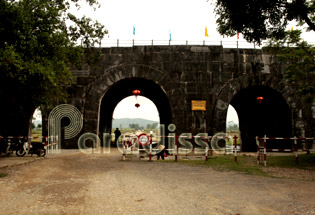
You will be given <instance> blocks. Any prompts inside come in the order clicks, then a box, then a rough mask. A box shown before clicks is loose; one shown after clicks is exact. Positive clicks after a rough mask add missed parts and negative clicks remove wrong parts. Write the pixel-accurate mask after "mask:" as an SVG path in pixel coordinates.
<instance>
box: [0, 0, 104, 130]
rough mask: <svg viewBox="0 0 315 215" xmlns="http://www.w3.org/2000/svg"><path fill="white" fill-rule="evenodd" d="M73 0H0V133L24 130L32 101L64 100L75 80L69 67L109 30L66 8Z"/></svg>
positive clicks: (37, 103) (33, 106)
mask: <svg viewBox="0 0 315 215" xmlns="http://www.w3.org/2000/svg"><path fill="white" fill-rule="evenodd" d="M71 2H74V3H76V5H77V3H78V0H0V19H1V22H0V35H1V38H0V99H1V104H2V105H1V106H0V119H1V120H0V135H25V134H27V130H28V124H29V123H30V118H31V116H32V114H33V112H34V110H35V109H36V107H38V106H40V105H43V104H44V105H52V104H53V103H54V102H56V101H57V100H59V101H64V100H65V99H66V97H67V88H68V87H69V86H70V85H71V83H72V82H73V76H72V74H71V72H70V69H69V67H70V66H76V67H80V66H81V64H80V62H82V59H83V55H84V54H85V53H87V52H88V53H93V50H94V49H93V46H94V45H95V44H96V43H97V42H98V41H100V39H101V38H103V37H104V35H105V34H106V33H107V32H106V30H104V26H103V25H101V24H99V23H98V22H93V21H92V20H91V19H89V18H87V17H85V16H84V17H82V18H78V17H76V16H74V15H73V14H70V13H69V12H68V11H69V8H70V3H71ZM86 2H88V3H89V4H90V6H93V7H95V6H99V4H98V3H97V1H96V0H86ZM77 6H78V5H77ZM79 40H81V41H82V44H83V46H84V48H83V47H79V46H78V45H77V44H78V41H79ZM88 56H93V54H90V55H88ZM86 60H87V63H90V62H92V59H89V58H87V59H86Z"/></svg>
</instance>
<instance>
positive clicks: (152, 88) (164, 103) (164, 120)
mask: <svg viewBox="0 0 315 215" xmlns="http://www.w3.org/2000/svg"><path fill="white" fill-rule="evenodd" d="M134 89H138V90H140V91H141V95H142V96H144V97H146V98H148V99H150V100H151V101H152V102H153V103H154V104H155V106H156V107H157V109H158V112H159V115H160V124H164V125H168V124H170V123H171V109H170V104H169V101H168V98H167V96H166V94H165V93H164V92H163V90H162V89H161V87H160V86H159V85H158V84H156V83H155V82H154V81H152V80H148V79H144V78H126V79H123V80H120V81H118V82H116V83H114V84H113V85H112V86H111V87H110V88H109V89H108V90H107V92H106V93H105V95H104V97H103V99H102V101H101V107H100V120H99V132H100V133H111V130H112V125H111V123H112V116H113V112H114V109H115V107H116V105H117V104H118V103H119V102H120V101H121V100H122V99H124V98H126V97H128V96H130V95H132V91H133V90H134ZM127 108H128V107H127ZM129 108H135V107H129ZM140 108H141V106H140Z"/></svg>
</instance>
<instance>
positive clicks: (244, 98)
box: [213, 75, 303, 151]
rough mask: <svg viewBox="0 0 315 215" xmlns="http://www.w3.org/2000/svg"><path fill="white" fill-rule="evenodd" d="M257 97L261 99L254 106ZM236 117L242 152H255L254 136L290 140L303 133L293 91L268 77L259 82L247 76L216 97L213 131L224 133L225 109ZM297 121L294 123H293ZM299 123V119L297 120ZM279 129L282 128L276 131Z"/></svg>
mask: <svg viewBox="0 0 315 215" xmlns="http://www.w3.org/2000/svg"><path fill="white" fill-rule="evenodd" d="M257 96H265V101H264V102H263V103H262V104H261V105H258V102H257V101H256V98H257ZM229 104H231V105H232V106H233V107H234V108H235V109H236V111H237V113H238V115H239V123H240V131H241V138H242V142H243V146H244V147H243V150H244V151H255V150H256V148H255V147H256V146H255V144H253V142H254V141H255V139H254V137H255V136H261V135H264V134H267V135H270V136H291V135H299V134H301V133H303V126H296V125H297V124H299V125H300V124H301V122H300V120H299V119H301V117H302V116H299V115H300V114H299V113H300V110H301V108H302V106H301V103H300V101H299V99H298V98H297V97H296V95H295V91H294V89H293V88H291V87H290V86H289V85H288V84H287V82H285V81H284V80H282V79H279V78H277V77H274V76H271V75H261V77H260V82H259V84H257V82H254V81H253V78H252V77H251V76H249V75H244V76H240V77H239V78H237V79H234V80H231V81H229V82H228V83H226V84H225V85H224V86H223V87H222V88H221V91H220V93H219V94H218V97H217V100H216V103H215V107H214V110H213V117H214V128H215V129H217V130H216V131H215V132H218V131H225V123H226V115H227V108H228V105H229ZM299 117H300V118H299ZM296 119H298V120H297V121H294V120H296ZM301 120H302V119H301ZM279 126H282V127H283V128H281V129H280V128H279Z"/></svg>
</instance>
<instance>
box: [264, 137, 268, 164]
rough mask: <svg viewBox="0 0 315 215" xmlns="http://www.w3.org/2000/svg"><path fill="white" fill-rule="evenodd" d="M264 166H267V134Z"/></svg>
mask: <svg viewBox="0 0 315 215" xmlns="http://www.w3.org/2000/svg"><path fill="white" fill-rule="evenodd" d="M264 166H267V136H266V135H265V136H264Z"/></svg>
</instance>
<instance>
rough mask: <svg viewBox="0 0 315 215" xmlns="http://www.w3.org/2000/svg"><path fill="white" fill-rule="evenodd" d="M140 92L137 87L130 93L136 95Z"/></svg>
mask: <svg viewBox="0 0 315 215" xmlns="http://www.w3.org/2000/svg"><path fill="white" fill-rule="evenodd" d="M140 93H141V92H140V90H137V89H135V90H133V91H132V94H133V95H135V96H136V97H137V96H138V95H140Z"/></svg>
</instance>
